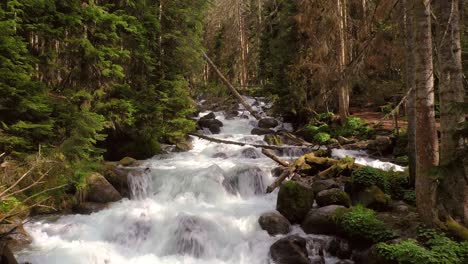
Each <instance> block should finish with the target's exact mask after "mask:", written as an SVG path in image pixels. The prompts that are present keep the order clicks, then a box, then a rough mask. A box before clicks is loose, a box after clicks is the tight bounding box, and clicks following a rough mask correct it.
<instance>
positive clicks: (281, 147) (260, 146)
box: [189, 133, 310, 150]
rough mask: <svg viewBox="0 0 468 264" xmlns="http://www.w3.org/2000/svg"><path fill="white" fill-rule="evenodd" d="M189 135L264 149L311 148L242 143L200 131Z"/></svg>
mask: <svg viewBox="0 0 468 264" xmlns="http://www.w3.org/2000/svg"><path fill="white" fill-rule="evenodd" d="M189 135H191V136H194V137H198V138H201V139H205V140H208V141H210V142H215V143H220V144H229V145H237V146H241V147H243V146H251V147H255V148H264V149H272V150H285V149H290V148H310V146H271V145H261V144H250V143H242V142H237V141H230V140H224V139H219V138H214V137H209V136H205V135H202V134H198V133H189Z"/></svg>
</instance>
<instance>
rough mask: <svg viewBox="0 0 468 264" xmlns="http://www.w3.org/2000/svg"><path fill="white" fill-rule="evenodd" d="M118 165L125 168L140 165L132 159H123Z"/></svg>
mask: <svg viewBox="0 0 468 264" xmlns="http://www.w3.org/2000/svg"><path fill="white" fill-rule="evenodd" d="M118 164H119V165H120V166H123V167H134V166H137V165H138V161H137V160H136V159H134V158H131V157H125V158H123V159H121V160H120V161H119V162H118Z"/></svg>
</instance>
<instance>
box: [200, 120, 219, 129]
mask: <svg viewBox="0 0 468 264" xmlns="http://www.w3.org/2000/svg"><path fill="white" fill-rule="evenodd" d="M198 126H200V127H205V128H209V127H210V126H218V127H223V122H221V121H219V120H218V119H200V120H198Z"/></svg>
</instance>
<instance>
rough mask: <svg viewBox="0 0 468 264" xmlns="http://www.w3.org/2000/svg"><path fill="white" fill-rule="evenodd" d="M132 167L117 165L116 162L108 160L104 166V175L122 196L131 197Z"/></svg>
mask: <svg viewBox="0 0 468 264" xmlns="http://www.w3.org/2000/svg"><path fill="white" fill-rule="evenodd" d="M130 170H132V168H126V167H120V166H117V165H116V163H115V162H106V163H104V166H103V171H102V172H103V175H104V177H105V178H106V180H108V181H109V183H110V184H112V186H114V188H115V189H116V190H117V191H118V192H119V193H120V195H121V196H122V197H130V189H129V186H128V173H129V171H130Z"/></svg>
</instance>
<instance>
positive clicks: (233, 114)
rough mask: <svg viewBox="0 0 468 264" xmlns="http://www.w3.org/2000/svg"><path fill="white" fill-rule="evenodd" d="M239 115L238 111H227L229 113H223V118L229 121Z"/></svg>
mask: <svg viewBox="0 0 468 264" xmlns="http://www.w3.org/2000/svg"><path fill="white" fill-rule="evenodd" d="M238 115H239V111H237V110H229V111H225V112H224V116H225V117H226V119H228V120H231V119H233V118H234V117H237V116H238Z"/></svg>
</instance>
